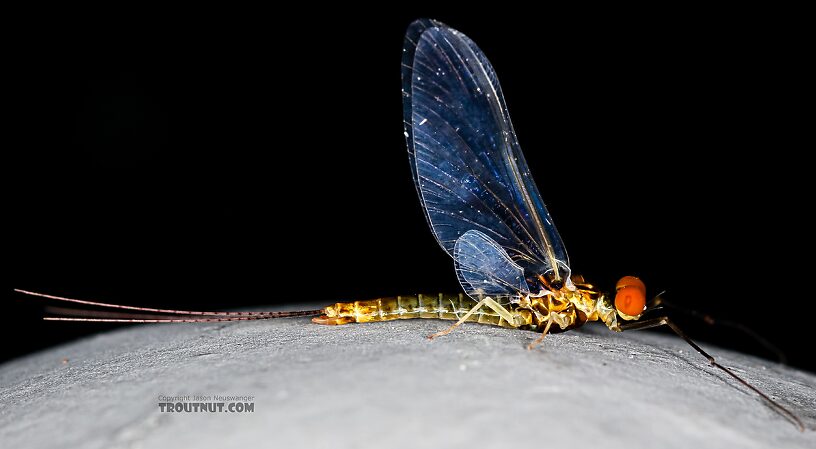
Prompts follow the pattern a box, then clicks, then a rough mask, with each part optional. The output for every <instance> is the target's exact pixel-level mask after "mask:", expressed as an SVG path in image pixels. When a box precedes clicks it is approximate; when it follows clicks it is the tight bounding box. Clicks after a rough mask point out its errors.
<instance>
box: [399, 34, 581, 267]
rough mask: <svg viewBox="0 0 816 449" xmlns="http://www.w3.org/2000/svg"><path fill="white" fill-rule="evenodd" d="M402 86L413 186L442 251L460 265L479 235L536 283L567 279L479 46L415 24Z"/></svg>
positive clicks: (565, 263)
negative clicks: (470, 239) (457, 256)
mask: <svg viewBox="0 0 816 449" xmlns="http://www.w3.org/2000/svg"><path fill="white" fill-rule="evenodd" d="M402 77H403V78H402V81H403V105H404V106H403V112H404V120H405V135H406V139H407V142H408V149H409V157H410V160H411V166H412V170H413V174H414V181H415V182H416V187H417V190H418V192H419V196H420V199H421V201H422V203H423V206H424V209H425V214H426V217H427V219H428V222H429V223H430V226H431V229H432V230H433V233H434V235H435V236H436V238H437V240H438V241H439V243H440V245H442V247H443V248H444V249H445V251H447V252H448V254H451V255H452V256H453V255H454V247H455V242H456V241H457V239H459V238H460V237H461V236H462V235H463V234H464V233H465V232H467V231H469V230H477V231H480V232H481V233H483V234H484V235H486V236H488V237H489V238H490V239H491V240H493V241H495V242H496V243H497V244H498V245H499V246H501V247H502V248H504V250H505V251H506V252H507V254H508V255H509V257H510V258H511V259H512V260H513V261H514V262H516V263H517V264H519V266H521V267H522V268H523V269H524V270H526V271H527V273H528V274H532V273H534V274H546V273H548V272H554V273H555V275H556V276H557V277H568V276H569V259H568V257H567V252H566V250H565V249H564V245H563V243H562V242H561V238H560V236H559V235H558V231H557V230H556V229H555V226H554V225H553V222H552V219H551V218H550V215H549V213H548V212H547V209H546V208H545V207H544V203H543V201H542V200H541V196H540V194H539V192H538V189H537V187H536V185H535V183H534V182H533V178H532V177H531V176H530V171H529V169H528V167H527V163H526V162H525V160H524V156H523V155H522V153H521V148H520V147H519V145H518V141H517V139H516V135H515V132H514V131H513V127H512V125H511V123H510V117H509V115H508V113H507V107H506V106H505V103H504V98H503V97H502V93H501V88H500V87H499V83H498V80H497V78H496V75H495V72H494V71H493V68H492V67H491V65H490V63H489V62H488V60H487V58H486V57H485V56H484V55H483V54H482V52H481V51H480V50H479V48H478V47H477V46H476V44H474V43H473V42H472V41H471V40H470V39H469V38H467V37H466V36H465V35H463V34H461V33H459V32H458V31H456V30H453V29H451V28H448V27H446V26H445V25H443V24H441V23H439V22H434V21H430V20H421V21H417V22H414V23H413V24H412V25H411V27H410V28H409V29H408V33H407V35H406V43H405V47H404V49H403V69H402ZM564 271H566V273H564Z"/></svg>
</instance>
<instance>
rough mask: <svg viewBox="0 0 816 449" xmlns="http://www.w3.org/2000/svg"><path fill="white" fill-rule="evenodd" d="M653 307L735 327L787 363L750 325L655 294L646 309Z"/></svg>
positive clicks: (709, 322) (712, 323)
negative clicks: (725, 318) (718, 316)
mask: <svg viewBox="0 0 816 449" xmlns="http://www.w3.org/2000/svg"><path fill="white" fill-rule="evenodd" d="M653 307H664V308H668V309H671V310H673V311H676V312H680V313H682V314H684V315H687V316H691V317H693V318H696V319H698V320H700V321H702V322H704V323H705V324H707V325H709V326H717V325H719V326H724V327H729V328H731V329H735V330H737V331H740V332H742V333H744V334H745V335H747V336H749V337H751V338H753V339H754V341H756V342H757V343H759V345H760V346H762V347H763V348H765V349H766V350H768V351H769V352H772V353H773V354H774V355H775V356H776V359H777V361H778V362H779V363H781V364H783V365H787V364H788V358H787V357H786V356H785V353H784V352H782V350H780V349H779V348H777V347H776V346H774V344H773V343H771V342H770V341H768V340H767V339H766V338H765V337H763V336H762V335H759V334H758V333H757V332H756V331H754V330H753V329H751V328H750V327H748V326H746V325H744V324H741V323H736V322H734V321H729V320H721V319H715V318H714V317H713V316H711V315H709V314H707V313H704V312H699V311H697V310H694V309H689V308H687V307H681V306H678V305H677V304H674V303H673V302H671V301H668V300H666V299H664V298H662V297H661V296H660V295H657V296H656V297H655V298H654V299H653V300H652V303H651V305H649V306H648V307H647V310H648V309H651V308H653Z"/></svg>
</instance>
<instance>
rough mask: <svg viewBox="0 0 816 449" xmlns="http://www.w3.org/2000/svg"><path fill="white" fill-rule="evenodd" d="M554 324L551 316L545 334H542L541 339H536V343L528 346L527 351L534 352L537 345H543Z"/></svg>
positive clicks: (545, 327)
mask: <svg viewBox="0 0 816 449" xmlns="http://www.w3.org/2000/svg"><path fill="white" fill-rule="evenodd" d="M552 322H553V320H552V315H550V316H549V317H548V318H547V325H546V326H544V332H542V333H541V336H540V337H538V338H537V339H536V340H535V341H534V342H532V343H530V344H529V345H527V350H528V351H532V350H533V348H535V347H536V345H537V344H539V343H541V342H542V341H544V337H546V336H547V332H549V331H550V326H552Z"/></svg>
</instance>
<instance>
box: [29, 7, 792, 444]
mask: <svg viewBox="0 0 816 449" xmlns="http://www.w3.org/2000/svg"><path fill="white" fill-rule="evenodd" d="M402 96H403V114H404V116H403V118H404V124H405V138H406V140H407V144H408V156H409V159H410V163H411V171H412V173H413V177H414V181H415V183H416V189H417V192H418V194H419V199H420V201H421V203H422V206H423V209H424V211H425V217H426V218H427V220H428V223H429V225H430V227H431V230H432V231H433V234H434V236H436V239H437V241H438V242H439V244H440V245H441V246H442V248H443V249H444V250H445V252H447V253H448V254H449V255H450V256H451V257H453V260H454V262H455V267H456V275H457V276H458V278H459V282H460V284H461V285H462V288H463V289H464V291H465V292H466V293H467V295H464V294H454V295H445V294H440V295H416V296H398V297H392V298H380V299H376V300H371V301H355V302H349V303H337V304H334V305H331V306H328V307H326V308H324V309H321V310H311V311H299V312H199V311H183V310H170V309H151V308H144V307H132V306H121V305H112V304H107V303H98V302H92V301H84V300H72V299H67V298H60V297H54V296H50V295H43V294H38V293H32V292H26V291H21V290H18V291H20V292H21V293H27V294H33V295H38V296H45V297H48V298H52V299H58V300H63V301H70V302H75V303H81V304H86V305H92V306H101V307H107V308H109V309H110V308H116V309H120V310H130V311H139V312H143V313H151V314H153V315H150V316H135V315H132V314H127V313H124V314H123V313H121V312H118V313H117V312H87V311H86V312H82V314H81V315H79V316H77V315H76V314H75V315H74V316H72V317H47V318H46V319H51V320H71V321H108V322H168V323H169V322H202V321H237V320H256V319H268V318H280V317H293V316H309V315H319V316H316V317H315V318H313V319H312V321H313V322H315V323H318V324H329V325H340V324H347V323H364V322H372V321H388V320H396V319H410V318H434V319H445V320H455V321H456V322H455V323H454V324H453V325H452V326H450V327H449V328H447V329H445V330H443V331H441V332H438V333H436V334H434V335H431V336H430V337H429V338H434V337H438V336H441V335H445V334H447V333H449V332H451V331H452V330H453V329H455V328H456V327H458V326H460V325H461V324H462V323H464V322H468V321H472V322H478V323H486V324H493V325H498V326H502V327H508V328H519V329H530V330H534V331H538V332H540V333H541V336H540V337H538V338H537V339H536V340H535V341H533V342H532V343H530V345H529V348H530V349H532V348H533V347H534V345H536V344H537V343H539V342H541V341H542V340H543V338H544V336H545V335H547V333H548V332H549V331H550V330H560V331H564V330H568V329H573V328H576V327H579V326H581V325H583V324H584V323H586V322H587V321H602V322H603V323H604V324H605V325H606V326H607V327H608V328H609V329H611V330H613V331H616V332H620V331H626V330H635V329H646V328H652V327H657V326H664V325H665V326H668V327H669V328H670V329H671V330H673V331H674V332H675V333H676V334H677V335H678V336H680V337H681V338H682V339H684V340H685V341H686V342H687V343H688V344H689V345H691V346H692V347H693V348H694V349H695V350H696V351H697V352H699V353H700V354H702V355H703V356H704V357H706V358H707V359H708V361H709V362H710V363H711V365H712V366H715V367H717V368H718V369H720V370H722V371H723V372H725V373H727V374H728V375H729V376H731V377H732V378H734V379H736V380H737V381H738V382H740V383H741V384H743V385H744V386H746V387H747V388H750V389H751V390H753V391H754V392H755V393H756V394H758V395H759V396H761V397H762V398H764V399H765V400H767V401H768V403H769V404H771V405H772V406H773V407H774V409H775V410H776V411H778V412H779V413H780V414H782V415H783V416H785V417H786V418H788V419H790V420H791V421H792V422H793V423H795V424H796V425H797V426H798V427H799V428H800V429H804V427H803V425H802V422H801V421H800V420H799V418H798V417H796V416H795V415H794V414H793V413H792V412H790V411H789V410H787V409H786V408H784V407H783V406H782V405H780V404H778V403H777V402H775V401H773V400H772V399H771V398H770V397H768V396H767V395H766V394H764V393H762V392H761V391H759V390H758V389H757V388H755V387H753V386H752V385H750V384H748V382H746V381H745V380H743V379H742V378H740V377H739V376H737V375H736V374H735V373H733V372H732V371H731V370H729V369H728V368H726V367H724V366H722V365H720V364H719V363H717V362H716V361H715V360H714V358H713V357H712V356H710V355H709V354H708V353H706V352H705V351H704V350H703V349H701V348H700V347H699V346H697V344H695V343H694V342H693V341H691V340H690V339H689V338H688V337H687V336H686V335H685V334H684V333H683V332H682V331H681V330H680V329H679V328H678V327H677V326H676V325H675V324H674V323H672V321H671V320H670V319H669V318H668V317H665V316H658V317H655V318H649V319H644V320H642V321H639V319H640V318H641V317H643V316H644V315H646V314H647V313H649V312H651V311H652V307H651V305H650V307H647V303H646V288H645V286H644V284H643V282H641V281H640V280H639V279H638V278H636V277H632V276H627V277H624V278H623V279H621V280H620V281H619V282H618V284H617V286H616V293H615V295H614V298H613V297H611V296H609V295H606V294H604V293H603V292H601V291H600V290H597V289H596V288H595V287H594V286H593V285H591V284H589V283H587V282H585V281H584V279H583V278H582V277H580V276H576V275H573V274H572V271H571V268H570V263H569V258H568V257H567V251H566V249H565V248H564V244H563V242H562V241H561V237H560V236H559V235H558V231H557V230H556V228H555V225H554V224H553V220H552V219H551V218H550V214H549V213H548V212H547V209H546V208H545V206H544V202H543V201H542V199H541V195H540V194H539V191H538V188H537V187H536V185H535V183H534V182H533V178H532V176H531V175H530V170H529V168H528V167H527V162H526V161H525V160H524V155H523V154H522V152H521V148H520V147H519V144H518V141H517V139H516V134H515V132H514V131H513V126H512V125H511V123H510V116H509V115H508V112H507V106H506V105H505V102H504V97H503V95H502V91H501V88H500V86H499V81H498V79H497V77H496V73H495V72H494V70H493V67H492V66H491V65H490V62H489V61H488V60H487V58H486V57H485V55H484V54H483V53H482V51H481V50H480V49H479V48H478V47H477V46H476V44H475V43H473V41H471V40H470V39H469V38H468V37H467V36H465V35H463V34H462V33H460V32H458V31H456V30H453V29H451V28H449V27H447V26H445V25H444V24H441V23H439V22H435V21H432V20H427V19H425V20H419V21H416V22H414V23H413V24H412V25H411V26H410V27H409V29H408V32H407V35H406V37H405V46H404V48H403V56H402ZM655 302H657V301H655ZM155 314H161V315H155Z"/></svg>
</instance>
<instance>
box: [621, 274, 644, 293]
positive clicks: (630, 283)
mask: <svg viewBox="0 0 816 449" xmlns="http://www.w3.org/2000/svg"><path fill="white" fill-rule="evenodd" d="M626 287H637V288H639V289H640V291H641V292H643V296H644V297H645V296H646V284H644V283H643V281H641V280H640V279H638V278H636V277H634V276H624V277H622V278H620V280H619V281H618V283H617V284H615V290H616V291H617V290H620V289H622V288H626Z"/></svg>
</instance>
